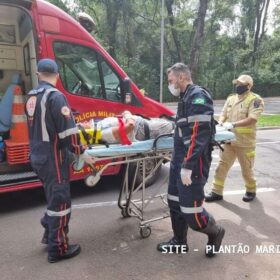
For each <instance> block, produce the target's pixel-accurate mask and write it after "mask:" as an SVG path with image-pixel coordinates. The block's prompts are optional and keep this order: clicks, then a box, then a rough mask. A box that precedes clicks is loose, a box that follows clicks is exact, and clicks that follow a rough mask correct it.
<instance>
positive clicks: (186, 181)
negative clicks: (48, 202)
mask: <svg viewBox="0 0 280 280" xmlns="http://www.w3.org/2000/svg"><path fill="white" fill-rule="evenodd" d="M191 176H192V170H189V169H186V168H182V169H181V180H182V183H183V185H186V186H189V185H190V184H191V183H192V179H191Z"/></svg>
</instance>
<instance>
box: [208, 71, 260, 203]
mask: <svg viewBox="0 0 280 280" xmlns="http://www.w3.org/2000/svg"><path fill="white" fill-rule="evenodd" d="M233 83H234V84H236V94H231V95H230V96H229V97H228V98H227V101H226V103H225V105H224V108H223V110H222V114H221V116H220V119H219V123H220V124H221V125H222V126H224V127H225V128H226V129H228V130H231V131H233V132H234V134H235V138H236V141H233V142H232V143H231V144H225V145H224V151H223V152H222V153H221V157H220V162H219V165H218V166H217V169H216V171H215V175H214V181H213V188H212V191H211V192H210V193H209V194H207V195H206V196H205V201H207V202H211V201H216V200H222V199H223V190H224V184H225V179H226V176H227V174H228V171H229V169H230V168H231V166H232V165H233V163H234V161H235V160H236V158H237V159H238V161H239V163H240V166H241V171H242V176H243V179H244V182H245V188H246V192H245V195H244V196H243V201H245V202H250V201H252V200H253V199H254V198H255V197H256V188H257V184H256V179H255V177H254V172H253V167H254V161H255V155H256V123H257V120H258V118H259V116H260V115H261V113H262V112H263V109H264V102H263V100H262V98H261V97H260V96H259V95H257V94H255V93H253V92H252V91H251V88H252V86H253V79H252V77H251V76H249V75H241V76H239V77H238V79H236V80H233Z"/></svg>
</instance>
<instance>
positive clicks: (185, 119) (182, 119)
mask: <svg viewBox="0 0 280 280" xmlns="http://www.w3.org/2000/svg"><path fill="white" fill-rule="evenodd" d="M186 121H187V118H181V119H179V120H177V121H176V123H181V122H186Z"/></svg>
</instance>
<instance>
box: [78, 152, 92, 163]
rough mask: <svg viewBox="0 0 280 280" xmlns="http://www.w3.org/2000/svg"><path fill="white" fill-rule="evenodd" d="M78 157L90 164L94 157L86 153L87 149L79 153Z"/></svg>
mask: <svg viewBox="0 0 280 280" xmlns="http://www.w3.org/2000/svg"><path fill="white" fill-rule="evenodd" d="M80 158H81V159H82V160H83V161H84V162H85V163H87V164H88V165H90V166H92V165H93V164H94V162H95V161H94V159H93V158H92V157H91V156H90V155H89V154H88V153H87V150H85V151H84V153H83V154H81V155H80Z"/></svg>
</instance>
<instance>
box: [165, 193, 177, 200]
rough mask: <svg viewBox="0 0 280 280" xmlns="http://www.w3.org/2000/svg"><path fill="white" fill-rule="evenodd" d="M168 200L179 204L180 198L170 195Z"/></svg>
mask: <svg viewBox="0 0 280 280" xmlns="http://www.w3.org/2000/svg"><path fill="white" fill-rule="evenodd" d="M167 199H169V200H172V201H176V202H179V196H175V195H171V194H168V195H167Z"/></svg>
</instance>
